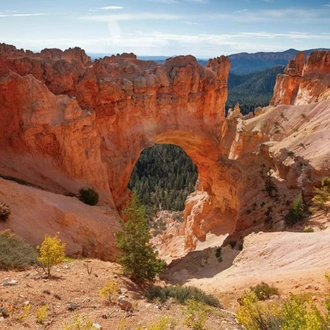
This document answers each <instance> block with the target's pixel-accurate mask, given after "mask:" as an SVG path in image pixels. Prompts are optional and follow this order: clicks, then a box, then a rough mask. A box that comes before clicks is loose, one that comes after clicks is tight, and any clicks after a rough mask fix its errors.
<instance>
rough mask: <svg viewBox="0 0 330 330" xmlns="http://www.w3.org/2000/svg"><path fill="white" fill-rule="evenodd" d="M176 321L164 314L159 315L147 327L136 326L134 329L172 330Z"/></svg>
mask: <svg viewBox="0 0 330 330" xmlns="http://www.w3.org/2000/svg"><path fill="white" fill-rule="evenodd" d="M176 325H177V322H176V321H175V320H174V319H173V318H171V317H169V316H167V315H165V316H162V317H160V318H159V319H158V320H157V321H156V322H153V323H151V324H148V325H147V327H138V328H136V329H135V330H145V329H146V330H172V329H175V327H176Z"/></svg>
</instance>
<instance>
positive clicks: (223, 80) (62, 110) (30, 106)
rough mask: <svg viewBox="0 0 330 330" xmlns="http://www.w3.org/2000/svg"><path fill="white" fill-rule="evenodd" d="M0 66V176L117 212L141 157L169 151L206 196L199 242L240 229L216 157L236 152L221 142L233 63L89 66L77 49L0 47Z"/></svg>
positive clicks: (116, 60)
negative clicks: (90, 197)
mask: <svg viewBox="0 0 330 330" xmlns="http://www.w3.org/2000/svg"><path fill="white" fill-rule="evenodd" d="M0 64H1V70H2V71H1V90H0V98H1V105H2V107H1V115H2V118H3V120H2V122H1V126H2V127H1V128H2V132H3V134H2V135H1V140H0V143H1V154H0V168H1V172H2V173H3V174H5V175H11V176H15V177H19V178H21V179H24V180H26V181H28V182H30V183H32V184H35V185H37V186H39V187H42V188H46V189H48V190H51V191H55V192H62V193H63V192H64V193H77V191H78V189H79V188H81V187H82V186H91V187H93V188H94V189H96V190H97V191H98V192H99V193H100V195H101V201H102V203H105V204H108V205H110V206H113V207H114V208H115V209H117V210H118V211H120V210H122V208H123V207H124V206H125V203H126V202H127V198H128V194H129V192H128V190H127V188H126V186H127V183H128V181H129V178H130V175H131V172H132V170H133V167H134V165H135V163H136V161H137V160H138V158H139V155H140V153H141V151H142V150H143V149H144V148H146V147H150V146H152V145H154V144H155V143H172V144H175V145H179V146H181V147H182V148H183V149H184V150H185V151H186V153H187V154H188V155H189V156H190V157H191V158H192V160H193V162H194V163H195V164H196V165H197V167H198V171H199V184H198V187H197V189H198V190H199V191H203V192H206V193H207V194H208V196H209V197H208V200H207V203H206V205H205V206H201V203H198V205H199V206H198V208H199V214H198V216H196V219H194V217H193V218H192V220H191V221H192V222H194V221H195V222H196V224H195V225H194V226H193V227H194V228H200V229H198V234H197V236H198V237H200V238H203V236H205V234H206V232H204V231H208V230H209V229H210V228H211V227H212V226H213V225H212V226H211V225H205V224H206V223H207V222H208V221H211V220H208V219H215V217H216V218H217V219H218V220H217V227H218V228H217V229H216V230H217V231H222V229H220V228H223V230H224V231H226V232H228V231H233V230H234V229H235V222H236V214H237V201H236V192H235V188H234V187H235V185H234V182H232V180H236V178H231V177H222V176H223V174H220V175H219V173H222V169H223V165H222V164H221V163H219V155H220V154H221V153H223V154H224V155H226V154H227V153H228V152H229V149H230V145H229V144H230V143H229V144H228V142H230V141H229V140H228V141H226V140H225V139H224V136H225V135H226V133H227V131H228V127H227V123H226V120H225V118H224V104H225V101H226V98H227V77H228V71H229V67H230V62H229V60H228V58H227V57H224V56H222V57H219V58H215V59H212V60H210V61H209V63H208V64H207V67H206V68H204V67H202V66H200V65H199V64H198V63H197V61H196V59H195V58H194V57H193V56H180V57H176V58H171V59H168V60H167V61H166V62H165V63H164V64H163V65H158V64H156V63H154V62H145V61H140V60H137V59H136V56H135V55H134V54H122V55H117V56H112V57H105V58H104V59H102V60H97V61H95V62H94V63H91V62H90V60H89V58H88V57H87V56H86V54H85V52H84V51H83V50H81V49H78V48H75V49H70V50H67V51H65V52H61V51H60V50H57V49H47V50H44V51H42V52H41V53H40V54H33V53H32V52H30V51H26V52H24V51H23V50H16V48H15V47H13V46H8V45H4V44H3V45H1V47H0ZM222 140H224V143H223V142H222ZM228 180H229V181H228ZM227 181H228V182H227ZM219 193H220V194H221V195H222V196H221V198H218V195H219ZM210 200H212V201H211V202H210ZM202 204H203V203H202ZM189 208H190V206H189ZM201 222H203V223H204V225H203V226H204V227H203V226H202V225H201V224H197V223H201ZM212 222H214V220H212ZM203 228H204V229H203Z"/></svg>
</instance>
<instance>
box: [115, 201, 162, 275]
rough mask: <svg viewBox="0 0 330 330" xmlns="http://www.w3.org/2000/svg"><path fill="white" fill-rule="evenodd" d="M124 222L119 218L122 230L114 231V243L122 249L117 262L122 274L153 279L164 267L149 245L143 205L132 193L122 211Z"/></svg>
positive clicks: (149, 236)
mask: <svg viewBox="0 0 330 330" xmlns="http://www.w3.org/2000/svg"><path fill="white" fill-rule="evenodd" d="M124 215H125V216H126V218H127V221H126V222H123V221H122V220H120V222H121V224H122V227H123V230H121V231H117V232H116V245H117V247H119V248H120V249H121V250H122V254H121V255H120V256H119V257H118V258H117V262H118V263H119V264H121V265H122V266H123V271H124V275H126V276H129V277H130V278H132V279H134V280H138V281H143V280H150V281H154V279H155V277H156V276H157V275H158V274H159V273H161V272H162V271H163V270H164V268H165V267H166V263H165V262H164V261H161V260H159V259H158V254H157V252H156V251H155V250H154V248H153V247H152V246H151V245H150V243H149V241H150V239H151V235H150V232H149V226H148V223H147V219H146V214H145V207H144V206H143V205H141V204H140V202H139V200H138V198H137V197H136V195H135V194H134V195H133V197H132V199H131V200H130V202H129V204H128V206H127V208H126V209H125V211H124Z"/></svg>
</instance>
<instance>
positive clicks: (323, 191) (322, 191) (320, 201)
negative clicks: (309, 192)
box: [312, 177, 330, 211]
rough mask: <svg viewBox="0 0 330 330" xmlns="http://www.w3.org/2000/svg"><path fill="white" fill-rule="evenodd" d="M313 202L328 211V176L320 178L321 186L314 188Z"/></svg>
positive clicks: (329, 191) (329, 188)
mask: <svg viewBox="0 0 330 330" xmlns="http://www.w3.org/2000/svg"><path fill="white" fill-rule="evenodd" d="M314 194H315V195H314V197H313V199H312V201H313V203H314V204H315V205H316V206H317V207H318V208H319V209H323V210H325V211H328V209H329V205H327V202H328V201H329V200H330V178H328V177H325V178H323V179H322V182H321V188H314Z"/></svg>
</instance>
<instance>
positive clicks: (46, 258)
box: [37, 233, 66, 277]
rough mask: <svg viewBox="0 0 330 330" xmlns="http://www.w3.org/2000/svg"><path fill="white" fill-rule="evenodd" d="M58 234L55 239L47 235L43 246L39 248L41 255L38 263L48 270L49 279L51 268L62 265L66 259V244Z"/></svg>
mask: <svg viewBox="0 0 330 330" xmlns="http://www.w3.org/2000/svg"><path fill="white" fill-rule="evenodd" d="M58 234H59V233H56V234H55V236H54V237H50V236H49V235H47V234H46V235H45V239H44V240H43V242H42V243H41V246H38V247H37V249H38V250H39V254H40V256H39V257H38V261H39V262H40V263H41V264H42V265H43V266H44V267H46V268H47V277H50V276H51V272H50V270H51V268H52V267H53V266H54V265H57V264H59V263H61V262H62V261H63V259H64V257H65V246H66V244H65V243H62V241H61V240H60V239H59V238H58Z"/></svg>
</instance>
